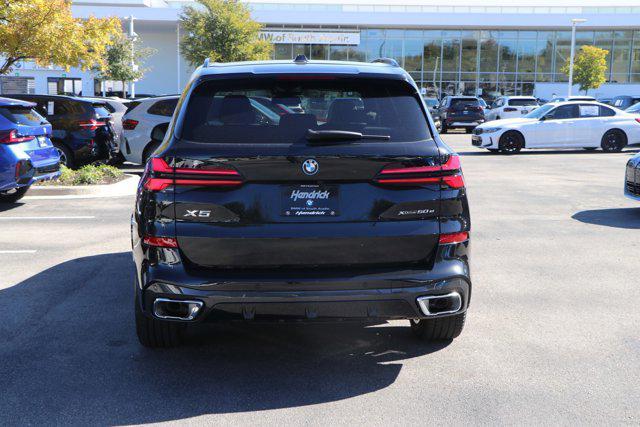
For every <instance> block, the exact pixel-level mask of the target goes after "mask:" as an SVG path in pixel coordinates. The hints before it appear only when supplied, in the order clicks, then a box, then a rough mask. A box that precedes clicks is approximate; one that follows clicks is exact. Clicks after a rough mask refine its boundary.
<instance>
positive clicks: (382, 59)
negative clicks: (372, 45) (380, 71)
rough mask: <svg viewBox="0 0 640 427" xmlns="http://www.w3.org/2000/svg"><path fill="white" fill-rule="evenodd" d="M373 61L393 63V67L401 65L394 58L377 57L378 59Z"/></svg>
mask: <svg viewBox="0 0 640 427" xmlns="http://www.w3.org/2000/svg"><path fill="white" fill-rule="evenodd" d="M371 62H372V63H376V64H387V65H391V66H392V67H399V66H400V65H398V61H396V60H395V59H392V58H377V59H374V60H373V61H371Z"/></svg>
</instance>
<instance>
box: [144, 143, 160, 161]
mask: <svg viewBox="0 0 640 427" xmlns="http://www.w3.org/2000/svg"><path fill="white" fill-rule="evenodd" d="M159 146H160V143H159V142H157V141H152V142H150V143H148V144H147V146H146V147H144V150H143V151H142V164H143V165H146V164H147V160H149V157H151V155H152V154H153V152H154V151H156V149H157V148H158V147H159Z"/></svg>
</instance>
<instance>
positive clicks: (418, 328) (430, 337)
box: [410, 312, 467, 341]
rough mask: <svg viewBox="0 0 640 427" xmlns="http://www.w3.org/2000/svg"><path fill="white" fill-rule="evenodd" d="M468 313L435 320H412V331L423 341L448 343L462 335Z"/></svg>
mask: <svg viewBox="0 0 640 427" xmlns="http://www.w3.org/2000/svg"><path fill="white" fill-rule="evenodd" d="M466 317H467V312H464V313H461V314H456V315H454V316H447V317H438V318H435V319H419V320H410V322H411V331H412V332H413V333H414V334H415V336H416V337H418V338H419V339H421V340H423V341H448V340H452V339H454V338H456V337H458V336H459V335H460V333H462V330H463V329H464V322H465V319H466Z"/></svg>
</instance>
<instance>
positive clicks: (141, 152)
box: [120, 95, 179, 164]
mask: <svg viewBox="0 0 640 427" xmlns="http://www.w3.org/2000/svg"><path fill="white" fill-rule="evenodd" d="M178 98H179V96H178V95H171V96H159V97H156V98H145V99H138V100H136V101H132V102H130V103H129V109H128V110H127V112H126V113H125V115H124V116H123V117H122V127H123V129H124V139H125V140H124V149H123V147H120V152H121V153H122V154H123V156H124V158H125V159H126V161H128V162H131V163H137V164H144V163H145V162H146V161H147V158H149V156H150V155H151V153H153V152H154V151H155V149H156V148H158V146H159V145H160V143H161V142H162V138H163V137H164V133H165V132H166V130H167V127H168V125H169V122H170V121H171V117H172V116H173V111H174V110H175V109H176V105H177V104H178Z"/></svg>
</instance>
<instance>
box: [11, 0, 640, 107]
mask: <svg viewBox="0 0 640 427" xmlns="http://www.w3.org/2000/svg"><path fill="white" fill-rule="evenodd" d="M191 3H192V0H74V1H73V6H72V9H73V13H74V15H75V16H76V17H81V18H84V17H88V16H90V15H95V16H97V17H106V16H114V15H115V16H117V17H119V18H120V19H121V20H122V21H123V25H124V27H125V28H128V23H129V20H130V19H131V17H133V19H134V27H135V33H136V34H137V35H138V37H139V39H140V40H141V42H142V44H144V45H146V46H149V47H151V48H154V49H155V53H154V54H153V55H152V56H151V57H149V58H148V59H147V61H146V64H145V68H148V71H147V73H146V75H145V77H144V78H143V79H141V80H140V81H139V82H137V83H136V85H135V90H136V92H137V93H144V94H156V95H160V94H169V93H178V92H180V91H182V89H183V87H184V85H185V84H186V82H187V81H188V79H189V75H190V74H191V72H192V71H193V69H194V68H195V65H192V64H189V63H188V62H187V61H185V60H184V58H182V57H181V55H180V49H179V40H180V37H181V28H180V25H179V16H180V11H181V8H182V7H183V6H184V5H186V4H191ZM245 3H246V4H247V5H248V7H249V8H250V10H251V13H252V16H253V18H254V19H255V20H257V21H258V22H260V23H262V24H263V25H264V30H263V32H262V33H261V35H260V37H262V38H264V39H266V40H269V41H271V42H272V43H273V45H274V49H273V57H274V58H275V59H292V58H294V57H295V56H296V55H299V54H304V55H306V56H307V57H308V58H310V59H312V60H313V59H331V60H354V61H371V60H373V59H375V58H379V57H389V58H394V59H396V60H397V61H398V63H399V64H400V65H401V66H402V67H404V68H405V69H406V70H407V71H408V72H409V73H411V75H412V76H413V78H414V79H415V81H416V82H417V83H418V85H419V86H421V87H422V88H424V91H425V92H426V93H430V94H438V93H450V94H468V95H481V96H483V97H485V98H487V99H491V98H494V97H495V96H497V95H500V94H502V95H520V94H523V95H531V94H533V95H536V96H538V97H541V98H549V97H551V96H552V95H553V94H554V93H555V94H558V95H562V94H565V93H566V91H567V76H566V75H565V74H564V73H562V72H561V68H562V66H563V65H564V64H565V62H566V60H567V58H568V57H569V56H570V49H571V20H572V19H574V18H582V19H586V21H585V22H584V23H580V24H579V25H578V28H577V33H576V46H577V47H578V48H579V47H580V46H581V45H595V46H598V47H601V48H603V49H607V50H608V51H609V54H608V56H607V72H606V80H607V83H605V84H604V85H603V86H601V87H600V88H599V89H597V90H595V91H592V93H590V94H591V95H595V96H600V97H604V96H614V95H621V94H640V3H639V2H638V1H637V0H610V1H609V2H604V1H602V0H598V1H596V2H593V1H589V0H583V1H577V0H563V1H553V0H535V1H533V2H532V1H522V0H511V1H508V0H485V1H482V2H478V1H473V2H472V1H468V0H462V1H459V2H445V1H443V0H345V1H336V0H303V1H295V0H289V1H286V0H283V1H277V0H246V1H245ZM101 90H114V91H115V90H121V87H120V86H119V83H117V82H107V83H106V84H105V85H101V83H100V82H97V81H96V80H95V79H94V76H92V75H91V74H90V73H86V72H82V71H81V70H76V69H72V70H69V71H65V70H63V69H58V68H56V67H38V66H37V65H35V64H34V63H31V62H23V63H20V64H19V66H18V67H16V68H15V69H14V70H13V71H12V73H11V74H10V75H8V76H3V77H0V91H1V92H2V93H3V94H8V93H15V92H35V93H50V94H55V93H75V94H80V93H81V94H83V95H92V94H94V93H96V94H98V92H100V91H101ZM574 93H577V87H576V88H575V89H574Z"/></svg>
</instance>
